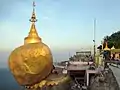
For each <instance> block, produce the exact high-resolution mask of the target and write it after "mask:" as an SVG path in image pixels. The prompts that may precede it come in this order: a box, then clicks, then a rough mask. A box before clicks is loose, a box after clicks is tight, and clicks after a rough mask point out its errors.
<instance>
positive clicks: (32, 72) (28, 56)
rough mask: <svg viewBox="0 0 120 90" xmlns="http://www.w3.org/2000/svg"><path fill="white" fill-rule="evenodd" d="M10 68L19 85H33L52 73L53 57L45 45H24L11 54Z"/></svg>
mask: <svg viewBox="0 0 120 90" xmlns="http://www.w3.org/2000/svg"><path fill="white" fill-rule="evenodd" d="M9 66H10V70H11V72H12V73H13V75H14V77H15V78H16V80H17V81H18V83H19V84H21V85H32V84H35V83H37V82H40V80H42V79H44V78H45V77H46V76H48V75H49V73H51V70H52V55H51V52H50V50H49V48H48V47H47V46H46V45H45V44H43V43H31V44H27V45H23V46H20V47H18V48H16V49H15V50H14V51H13V52H12V53H11V55H10V57H9Z"/></svg>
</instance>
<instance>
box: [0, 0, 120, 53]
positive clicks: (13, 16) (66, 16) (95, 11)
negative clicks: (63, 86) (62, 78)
mask: <svg viewBox="0 0 120 90" xmlns="http://www.w3.org/2000/svg"><path fill="white" fill-rule="evenodd" d="M119 4H120V0H114V1H113V0H36V14H37V19H38V22H37V23H36V27H37V31H38V33H39V35H40V37H41V38H42V40H43V42H45V43H46V44H47V45H48V46H49V47H50V48H51V50H52V51H53V52H54V51H60V53H62V52H63V53H65V51H66V52H69V51H75V50H79V49H81V48H91V47H92V45H93V42H92V40H93V20H94V18H96V20H97V23H96V42H97V44H99V43H100V42H101V40H102V38H103V37H104V36H106V35H110V34H111V33H113V32H115V31H118V30H119V29H120V10H119V8H120V5H119ZM31 13H32V0H11V1H9V0H0V37H1V38H0V41H1V44H0V50H1V51H5V50H6V51H7V50H9V51H10V50H13V49H14V48H15V47H18V46H20V45H22V44H23V43H24V37H26V36H27V35H28V32H29V29H30V22H29V19H30V17H31Z"/></svg>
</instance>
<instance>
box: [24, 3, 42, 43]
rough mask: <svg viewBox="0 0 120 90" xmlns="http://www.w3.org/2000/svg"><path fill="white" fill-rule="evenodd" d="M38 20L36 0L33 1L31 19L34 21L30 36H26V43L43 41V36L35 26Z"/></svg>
mask: <svg viewBox="0 0 120 90" xmlns="http://www.w3.org/2000/svg"><path fill="white" fill-rule="evenodd" d="M36 21H37V19H36V15H35V1H33V13H32V17H31V19H30V22H32V25H31V29H30V32H29V35H28V37H26V38H25V40H24V44H27V43H39V42H41V38H40V37H39V36H38V33H37V30H36V28H35V22H36Z"/></svg>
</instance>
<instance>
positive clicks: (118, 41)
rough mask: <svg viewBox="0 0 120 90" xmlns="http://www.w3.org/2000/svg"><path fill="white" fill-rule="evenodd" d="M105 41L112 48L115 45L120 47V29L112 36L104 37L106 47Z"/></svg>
mask: <svg viewBox="0 0 120 90" xmlns="http://www.w3.org/2000/svg"><path fill="white" fill-rule="evenodd" d="M105 41H107V42H108V47H109V48H111V47H112V46H113V45H114V46H115V48H116V49H117V48H120V31H118V32H115V33H113V34H112V35H110V36H105V37H104V45H103V46H104V47H105Z"/></svg>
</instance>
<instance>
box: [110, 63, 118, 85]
mask: <svg viewBox="0 0 120 90" xmlns="http://www.w3.org/2000/svg"><path fill="white" fill-rule="evenodd" d="M110 68H111V70H112V71H113V74H114V76H115V78H116V80H117V82H118V84H119V87H120V65H119V66H118V67H116V66H110Z"/></svg>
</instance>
